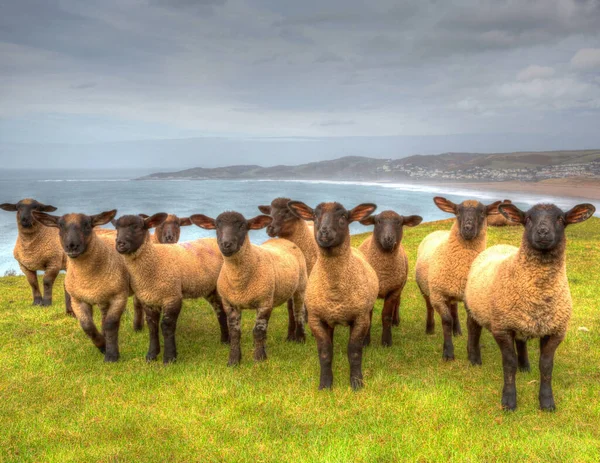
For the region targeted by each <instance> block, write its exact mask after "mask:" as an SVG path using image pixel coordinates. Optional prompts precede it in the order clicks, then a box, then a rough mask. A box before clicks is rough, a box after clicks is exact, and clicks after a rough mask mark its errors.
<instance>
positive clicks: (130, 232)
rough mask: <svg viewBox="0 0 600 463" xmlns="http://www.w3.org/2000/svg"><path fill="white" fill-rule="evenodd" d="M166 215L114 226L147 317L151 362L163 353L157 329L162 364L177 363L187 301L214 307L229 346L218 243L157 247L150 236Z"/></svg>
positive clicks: (132, 218)
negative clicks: (220, 289) (180, 324)
mask: <svg viewBox="0 0 600 463" xmlns="http://www.w3.org/2000/svg"><path fill="white" fill-rule="evenodd" d="M166 218H167V214H165V213H158V214H154V215H152V216H150V217H148V218H146V219H144V218H142V217H141V216H139V215H124V216H122V217H120V218H119V219H118V220H116V221H115V223H114V225H115V228H116V229H117V239H116V248H117V251H118V252H119V253H120V254H121V255H122V256H123V257H124V260H125V265H126V267H127V270H128V271H129V274H130V275H131V286H132V288H133V291H134V292H135V295H136V297H137V298H138V299H139V300H140V301H141V302H142V304H143V306H144V309H145V312H146V322H147V323H148V330H149V335H150V344H149V348H148V353H147V355H146V360H148V361H153V360H156V358H157V356H158V354H159V352H160V340H159V334H158V325H159V321H160V315H161V312H162V314H163V318H162V322H161V329H162V333H163V338H164V345H165V351H164V355H163V362H164V363H169V362H174V361H175V360H176V359H177V347H176V343H175V330H176V326H177V319H178V317H179V313H180V311H181V306H182V301H183V299H195V298H199V297H203V298H205V299H206V300H207V301H208V302H209V303H210V304H211V306H212V307H213V309H214V311H215V313H216V315H217V318H218V320H219V325H220V328H221V342H224V343H226V342H228V339H229V334H228V332H227V326H226V320H225V316H224V314H223V309H222V303H221V298H220V297H219V295H218V294H217V292H216V283H217V278H218V276H219V272H220V271H221V266H222V264H223V259H222V258H221V254H220V253H219V250H218V248H217V243H216V240H214V239H209V238H205V239H199V240H194V241H186V242H183V243H178V244H155V243H153V242H152V240H151V239H150V233H149V230H150V229H151V228H153V227H156V226H158V225H160V224H161V223H162V222H164V220H165V219H166Z"/></svg>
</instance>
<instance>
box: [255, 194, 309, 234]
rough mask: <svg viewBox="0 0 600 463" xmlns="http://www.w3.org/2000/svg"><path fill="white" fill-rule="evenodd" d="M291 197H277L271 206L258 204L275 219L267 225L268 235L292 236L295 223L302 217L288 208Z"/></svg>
mask: <svg viewBox="0 0 600 463" xmlns="http://www.w3.org/2000/svg"><path fill="white" fill-rule="evenodd" d="M289 202H290V199H289V198H276V199H274V200H273V201H272V202H271V205H270V206H258V210H259V211H260V212H262V213H263V214H266V215H269V216H271V218H272V219H273V221H272V222H271V224H270V225H269V226H268V227H267V235H269V236H270V237H271V238H275V237H276V236H279V237H281V238H285V237H286V236H290V235H291V234H292V233H293V231H294V229H293V225H294V223H296V222H297V221H298V220H301V219H300V218H298V217H296V216H295V215H294V214H293V213H292V211H290V209H289V208H288V206H287V205H288V203H289Z"/></svg>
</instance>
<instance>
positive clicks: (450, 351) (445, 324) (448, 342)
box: [428, 296, 454, 361]
mask: <svg viewBox="0 0 600 463" xmlns="http://www.w3.org/2000/svg"><path fill="white" fill-rule="evenodd" d="M431 305H432V306H433V308H434V309H435V311H436V312H437V313H439V314H440V317H442V328H443V330H444V345H443V352H442V359H444V360H446V361H448V360H454V344H453V343H452V326H453V324H454V322H453V320H452V313H451V311H450V303H449V301H448V300H446V299H444V298H443V296H436V298H435V299H434V300H433V301H432V302H431ZM428 316H429V314H428Z"/></svg>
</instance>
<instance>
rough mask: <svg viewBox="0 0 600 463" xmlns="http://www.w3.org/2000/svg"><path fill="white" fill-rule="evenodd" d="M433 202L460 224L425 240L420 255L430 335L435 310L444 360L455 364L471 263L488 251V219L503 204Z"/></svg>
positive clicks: (418, 270)
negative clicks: (460, 306) (460, 305)
mask: <svg viewBox="0 0 600 463" xmlns="http://www.w3.org/2000/svg"><path fill="white" fill-rule="evenodd" d="M433 202H434V203H435V205H436V206H437V207H439V208H440V209H441V210H442V211H444V212H449V213H451V214H455V215H456V222H454V225H452V228H451V229H450V231H449V232H447V231H436V232H433V233H430V234H429V235H427V236H426V237H425V238H424V239H423V241H422V242H421V244H420V245H419V249H418V251H417V265H416V279H417V284H418V286H419V289H420V290H421V294H422V295H423V298H424V299H425V304H426V306H427V325H426V333H428V334H432V333H433V332H434V318H433V310H434V309H435V311H436V312H437V313H439V314H440V316H441V318H442V327H443V330H444V345H443V353H442V358H443V359H444V360H454V345H453V343H452V335H453V334H454V335H455V336H458V335H460V334H462V332H461V329H460V322H459V318H458V302H459V301H462V300H463V296H464V291H465V285H466V282H467V276H468V274H469V269H470V268H471V263H472V262H473V261H474V260H475V258H476V257H477V256H478V255H479V253H480V252H481V251H483V250H484V249H485V247H486V242H487V225H486V218H487V217H488V216H489V215H492V214H497V213H498V204H500V201H496V202H495V203H492V204H490V205H488V206H485V205H483V204H481V203H480V202H479V201H475V200H467V201H463V202H462V203H460V204H454V203H453V202H452V201H449V200H448V199H446V198H442V197H439V196H436V197H435V198H434V199H433Z"/></svg>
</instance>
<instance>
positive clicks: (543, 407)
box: [540, 400, 556, 412]
mask: <svg viewBox="0 0 600 463" xmlns="http://www.w3.org/2000/svg"><path fill="white" fill-rule="evenodd" d="M540 410H542V411H544V412H554V411H556V405H554V400H552V402H551V403H550V402H549V403H546V404H543V403H540Z"/></svg>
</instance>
